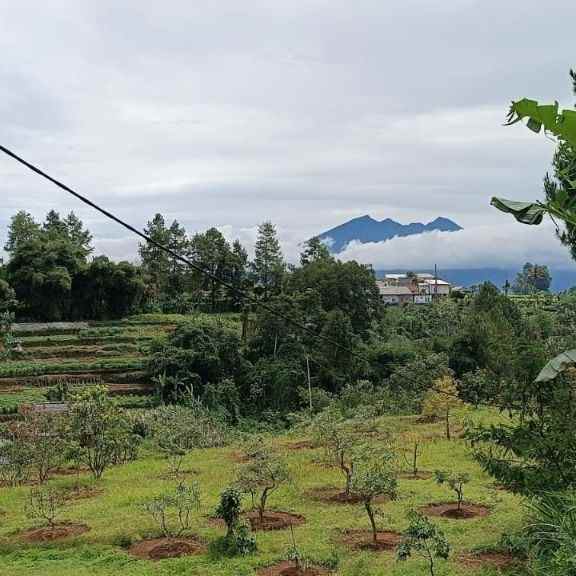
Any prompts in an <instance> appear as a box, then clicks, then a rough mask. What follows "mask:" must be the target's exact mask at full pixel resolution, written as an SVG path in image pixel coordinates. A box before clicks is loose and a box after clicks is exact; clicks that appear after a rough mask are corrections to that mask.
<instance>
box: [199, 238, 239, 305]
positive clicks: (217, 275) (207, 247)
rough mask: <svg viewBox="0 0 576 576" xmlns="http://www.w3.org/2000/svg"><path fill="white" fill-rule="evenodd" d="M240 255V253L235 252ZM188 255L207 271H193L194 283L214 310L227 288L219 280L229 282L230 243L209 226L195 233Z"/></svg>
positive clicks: (231, 260) (230, 271)
mask: <svg viewBox="0 0 576 576" xmlns="http://www.w3.org/2000/svg"><path fill="white" fill-rule="evenodd" d="M237 256H238V257H241V255H240V254H237ZM190 257H191V259H192V260H193V261H194V263H195V264H196V265H198V266H199V267H200V268H201V269H202V270H205V271H206V272H208V273H209V275H207V274H202V273H200V272H194V278H195V283H196V285H197V286H198V288H199V289H200V291H201V292H202V293H203V294H204V295H205V296H206V297H207V299H208V303H209V306H210V308H209V309H210V311H211V312H216V311H217V310H218V308H219V307H220V306H222V302H223V301H224V300H225V296H226V294H227V290H226V289H225V288H224V287H223V286H222V284H221V281H223V280H225V281H226V282H228V283H229V282H230V280H231V276H232V266H233V263H234V262H235V264H236V265H237V266H241V262H236V261H235V260H234V257H233V255H232V251H231V249H230V245H229V244H228V242H227V241H226V239H225V238H224V236H223V234H222V233H221V232H220V231H219V230H218V229H216V228H210V229H208V230H206V232H204V233H203V234H195V235H194V236H193V237H192V239H191V240H190Z"/></svg>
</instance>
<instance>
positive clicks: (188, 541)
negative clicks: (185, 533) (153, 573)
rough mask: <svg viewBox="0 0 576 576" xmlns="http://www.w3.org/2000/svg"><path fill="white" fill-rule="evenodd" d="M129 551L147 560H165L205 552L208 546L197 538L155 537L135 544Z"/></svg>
mask: <svg viewBox="0 0 576 576" xmlns="http://www.w3.org/2000/svg"><path fill="white" fill-rule="evenodd" d="M128 552H129V553H130V554H132V555H133V556H136V557H138V558H143V559H145V560H164V559H165V558H180V556H193V555H195V554H204V552H206V546H204V544H203V543H202V542H200V541H199V540H198V539H197V538H194V537H189V538H153V539H151V540H141V541H140V542H137V543H136V544H133V545H132V546H131V547H130V548H129V549H128Z"/></svg>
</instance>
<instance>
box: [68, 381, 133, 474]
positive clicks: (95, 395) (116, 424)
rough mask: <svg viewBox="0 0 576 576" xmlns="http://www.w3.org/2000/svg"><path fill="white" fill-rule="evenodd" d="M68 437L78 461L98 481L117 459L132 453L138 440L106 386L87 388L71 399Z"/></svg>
mask: <svg viewBox="0 0 576 576" xmlns="http://www.w3.org/2000/svg"><path fill="white" fill-rule="evenodd" d="M69 435H70V439H71V442H72V444H73V446H74V447H75V451H76V454H77V456H78V459H79V461H80V462H82V463H83V464H85V465H86V466H87V467H88V468H89V469H90V471H91V472H92V474H93V475H94V477H95V478H97V479H99V478H101V477H102V474H103V473H104V471H105V470H106V468H108V467H109V466H110V465H112V464H114V462H115V461H116V460H117V458H118V454H119V452H123V451H129V452H133V451H134V449H135V447H136V446H135V445H136V443H137V442H138V438H137V437H136V436H135V435H134V434H133V432H132V430H131V427H130V425H129V422H128V420H127V419H126V418H125V417H124V415H123V413H122V411H121V410H119V409H118V408H117V406H116V404H115V402H114V401H113V400H112V399H111V398H110V397H109V396H108V392H107V390H106V388H105V387H102V386H93V387H90V388H87V389H85V390H83V391H81V392H79V393H78V394H77V395H75V396H74V397H73V398H72V399H71V404H70V420H69Z"/></svg>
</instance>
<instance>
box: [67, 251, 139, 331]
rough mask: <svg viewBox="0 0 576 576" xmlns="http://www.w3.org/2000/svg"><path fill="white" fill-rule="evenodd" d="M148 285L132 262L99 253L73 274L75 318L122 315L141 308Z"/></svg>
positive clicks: (95, 318) (120, 316)
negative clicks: (120, 260) (117, 261)
mask: <svg viewBox="0 0 576 576" xmlns="http://www.w3.org/2000/svg"><path fill="white" fill-rule="evenodd" d="M145 288H146V285H145V283H144V280H143V279H142V276H141V274H140V271H139V270H138V269H137V268H136V267H135V266H134V265H133V264H130V263H129V262H120V263H118V264H116V263H114V262H112V261H110V260H109V259H108V258H107V257H106V256H98V257H97V258H94V260H92V262H90V264H89V265H88V266H86V267H85V268H83V269H82V270H81V271H80V272H79V273H78V274H76V276H75V277H74V280H73V283H72V299H73V311H74V316H75V317H76V318H87V319H93V320H106V319H111V318H123V317H124V316H127V315H128V314H130V313H132V312H134V311H136V310H138V308H139V306H140V304H141V302H142V298H143V296H144V291H145Z"/></svg>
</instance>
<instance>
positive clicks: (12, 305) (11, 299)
mask: <svg viewBox="0 0 576 576" xmlns="http://www.w3.org/2000/svg"><path fill="white" fill-rule="evenodd" d="M17 306H18V300H16V292H15V291H14V289H13V288H12V286H10V284H8V282H6V280H2V279H0V314H5V313H13V312H14V310H15V309H16V307H17Z"/></svg>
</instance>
